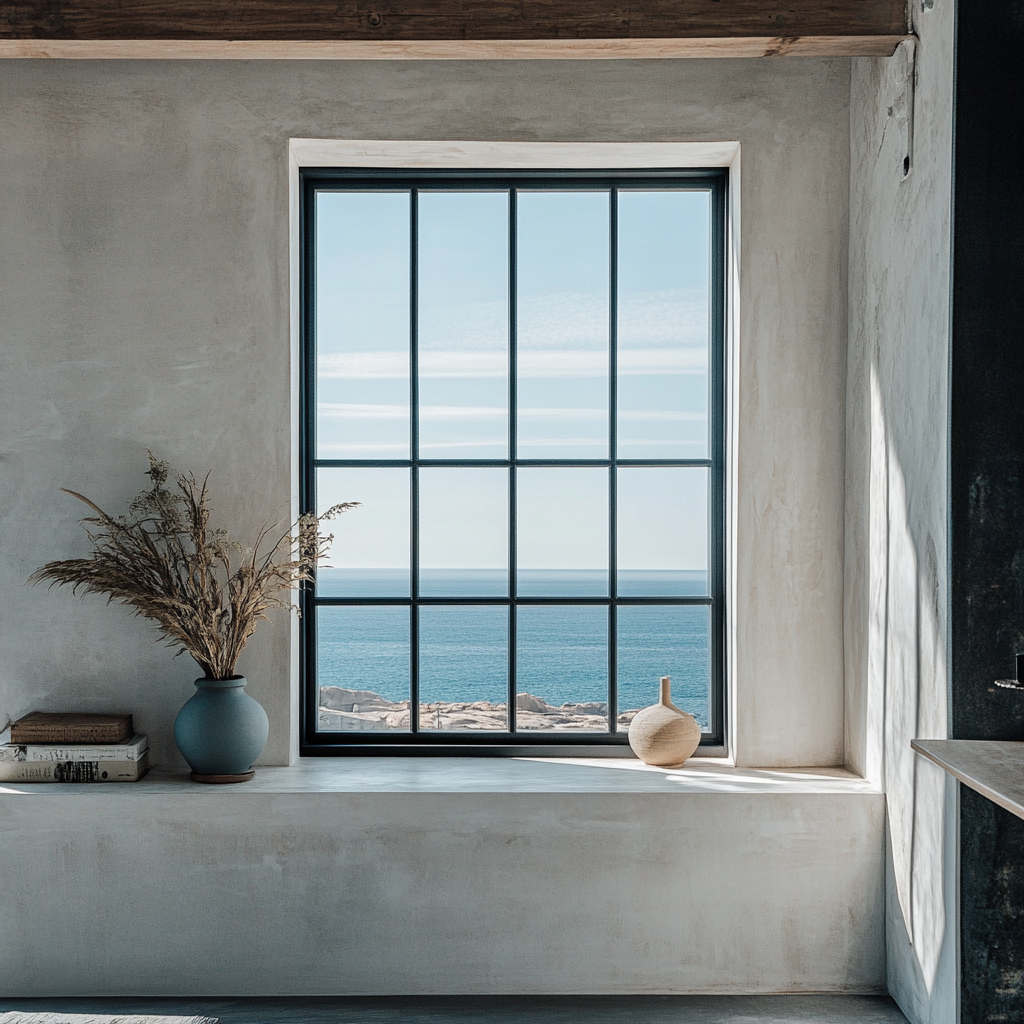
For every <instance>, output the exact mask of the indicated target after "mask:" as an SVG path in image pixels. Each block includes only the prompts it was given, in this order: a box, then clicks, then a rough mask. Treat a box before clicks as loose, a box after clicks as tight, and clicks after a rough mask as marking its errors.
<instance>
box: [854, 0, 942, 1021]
mask: <svg viewBox="0 0 1024 1024" xmlns="http://www.w3.org/2000/svg"><path fill="white" fill-rule="evenodd" d="M914 17H915V21H916V30H917V33H918V35H919V37H920V43H919V45H918V47H917V54H916V76H915V70H914V62H913V57H912V51H911V50H910V49H909V48H908V46H907V45H906V44H904V46H903V47H902V48H901V50H899V51H897V53H896V55H895V56H894V57H892V58H890V59H870V60H868V59H861V60H855V61H854V62H853V76H852V89H851V172H850V177H851V181H850V297H849V301H850V349H849V370H848V377H847V477H846V495H847V498H846V508H847V520H846V703H847V714H846V722H847V735H846V757H847V764H848V765H849V766H850V767H852V768H853V769H854V770H856V771H858V772H860V773H862V774H864V775H865V776H866V777H867V778H868V779H871V780H874V781H876V782H877V783H878V784H879V785H881V786H882V788H883V789H884V790H885V792H886V799H887V836H888V844H887V845H888V855H887V861H886V882H887V893H886V935H887V946H888V977H889V988H890V991H891V992H892V994H893V995H894V996H895V998H896V999H897V1000H898V1001H899V1003H900V1005H901V1007H902V1008H903V1010H904V1012H905V1013H906V1014H907V1016H908V1017H909V1018H910V1020H911V1021H912V1022H914V1024H919V1022H929V1024H938V1022H952V1021H954V1020H955V1019H956V925H955V917H954V915H955V899H954V893H955V863H956V854H955V845H954V838H955V790H954V784H953V783H952V782H951V781H946V779H945V778H944V776H943V773H942V772H940V771H939V770H938V769H937V768H936V767H935V766H934V765H931V764H929V763H927V762H924V761H923V760H921V759H920V758H918V757H917V756H916V755H915V754H913V753H912V751H911V749H910V740H911V739H912V738H914V737H918V736H919V737H945V736H946V735H947V734H948V731H947V730H948V699H947V690H948V684H947V680H948V659H947V643H948V615H947V603H948V596H949V592H948V585H949V573H948V569H947V564H948V561H947V544H948V532H947V509H948V485H947V448H948V432H947V409H948V406H947V394H948V373H947V364H948V354H949V342H948V337H949V313H948V310H949V287H950V274H949V263H950V188H951V155H952V148H951V147H952V102H953V73H952V72H953V19H954V5H953V2H952V0H937V2H936V5H935V8H934V9H933V10H931V11H927V12H924V13H922V12H921V11H920V9H919V8H916V9H915V13H914ZM915 77H916V89H915V88H914V84H915ZM908 156H909V157H910V160H911V164H910V167H909V170H908V173H907V174H906V175H904V160H905V159H906V158H907V157H908Z"/></svg>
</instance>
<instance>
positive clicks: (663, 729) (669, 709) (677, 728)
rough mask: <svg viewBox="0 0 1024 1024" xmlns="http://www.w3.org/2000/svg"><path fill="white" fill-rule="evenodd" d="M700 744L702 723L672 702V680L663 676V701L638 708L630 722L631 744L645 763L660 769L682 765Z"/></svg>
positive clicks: (635, 752) (634, 751)
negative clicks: (641, 709) (640, 709)
mask: <svg viewBox="0 0 1024 1024" xmlns="http://www.w3.org/2000/svg"><path fill="white" fill-rule="evenodd" d="M699 744H700V726H699V725H698V724H697V719H696V718H694V717H693V715H688V714H687V713H686V712H685V711H680V710H679V708H677V707H676V706H675V704H673V703H672V680H671V679H669V677H668V676H662V677H661V700H660V701H659V702H658V703H657V704H653V705H652V706H651V707H649V708H644V709H643V711H638V712H637V713H636V714H635V715H634V716H633V721H632V722H630V723H629V745H630V746H631V747H632V748H633V753H634V754H636V756H637V757H639V758H640V760H641V761H643V762H644V763H645V764H652V765H657V766H658V767H659V768H672V767H675V766H678V765H681V764H682V763H683V762H684V761H685V760H686V759H687V758H688V757H690V756H691V755H692V754H693V752H694V751H695V750H696V749H697V747H698V745H699Z"/></svg>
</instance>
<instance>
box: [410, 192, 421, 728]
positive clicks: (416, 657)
mask: <svg viewBox="0 0 1024 1024" xmlns="http://www.w3.org/2000/svg"><path fill="white" fill-rule="evenodd" d="M409 456H410V459H411V460H412V464H411V465H410V467H409V500H410V504H411V507H410V510H409V526H410V529H409V587H410V590H409V593H410V596H411V597H412V605H411V606H410V608H409V730H410V731H411V732H412V733H414V734H415V733H418V732H419V731H420V628H419V627H420V610H419V606H418V604H417V601H418V599H419V596H420V469H419V457H420V375H419V193H418V192H417V190H416V189H411V190H410V192H409Z"/></svg>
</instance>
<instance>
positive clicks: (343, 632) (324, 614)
mask: <svg viewBox="0 0 1024 1024" xmlns="http://www.w3.org/2000/svg"><path fill="white" fill-rule="evenodd" d="M316 635H317V644H316V681H317V687H318V692H319V694H320V714H319V721H320V731H321V732H379V731H381V730H391V729H395V730H401V731H403V732H408V731H409V609H408V608H380V607H371V608H325V607H321V608H318V609H317V613H316Z"/></svg>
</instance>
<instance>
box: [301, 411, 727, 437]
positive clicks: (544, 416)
mask: <svg viewBox="0 0 1024 1024" xmlns="http://www.w3.org/2000/svg"><path fill="white" fill-rule="evenodd" d="M317 411H318V412H319V414H320V416H322V417H324V418H327V419H345V420H404V419H407V418H408V416H409V408H408V406H405V405H357V404H352V403H346V402H319V403H318V404H317ZM507 416H508V410H507V409H506V408H505V407H504V406H501V405H423V406H420V419H421V420H431V421H445V420H480V419H505V418H506V417H507ZM519 418H520V419H528V420H529V419H533V420H598V421H600V420H606V419H607V418H608V410H607V408H579V407H568V406H562V407H557V408H529V407H528V408H520V410H519ZM706 418H707V416H706V414H705V413H703V412H689V411H679V410H667V409H666V410H658V409H643V410H639V411H636V412H620V413H619V419H620V420H625V421H630V422H635V421H650V422H680V421H684V420H685V421H703V420H705V419H706ZM488 443H490V442H488Z"/></svg>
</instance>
